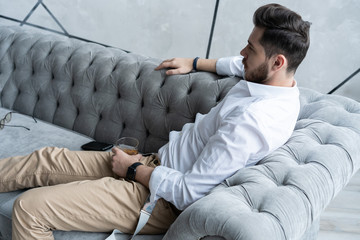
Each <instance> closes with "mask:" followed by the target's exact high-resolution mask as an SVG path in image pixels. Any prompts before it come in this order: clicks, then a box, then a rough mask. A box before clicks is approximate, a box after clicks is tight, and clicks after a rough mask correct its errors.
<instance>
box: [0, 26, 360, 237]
mask: <svg viewBox="0 0 360 240" xmlns="http://www.w3.org/2000/svg"><path fill="white" fill-rule="evenodd" d="M160 62H161V60H159V59H154V58H149V57H144V56H140V55H136V54H132V53H126V52H124V51H121V50H119V49H115V48H105V47H102V46H99V45H96V44H91V43H84V42H80V41H76V40H71V39H67V38H64V37H60V36H57V35H44V34H43V33H38V32H31V31H29V30H28V31H24V30H23V29H21V28H18V27H5V26H2V27H0V118H3V116H4V115H5V114H6V113H7V112H9V111H16V112H17V113H16V114H13V119H12V120H11V122H10V123H9V124H13V125H22V126H26V127H28V128H29V129H30V130H29V131H28V130H26V129H24V128H21V127H20V128H12V127H5V128H4V129H3V130H1V131H0V139H1V140H0V159H1V158H5V157H9V156H13V155H20V154H26V153H29V152H31V151H33V150H35V149H38V148H40V147H43V146H58V147H67V148H70V149H74V150H79V149H80V146H81V145H82V144H84V143H86V142H89V141H90V140H92V139H96V140H98V141H102V142H109V143H112V142H114V141H115V140H116V139H118V138H119V137H121V136H134V137H137V138H138V139H140V142H141V144H140V150H141V152H143V153H147V152H156V151H157V150H158V149H159V148H160V147H161V146H162V145H163V144H165V143H166V142H167V141H168V133H169V131H171V130H179V129H181V127H182V126H183V125H184V124H185V123H187V122H192V121H194V118H195V115H196V113H197V112H201V113H206V112H208V111H209V109H210V108H211V107H213V106H215V105H216V103H217V102H219V101H221V99H222V98H223V97H224V96H225V94H226V93H227V92H228V90H229V89H230V88H231V87H232V86H233V85H234V84H236V83H237V82H238V81H239V80H240V79H237V78H227V77H221V76H217V75H215V74H210V73H204V72H196V73H191V74H187V75H178V76H171V77H167V76H166V75H165V73H164V71H154V68H155V67H156V66H157V65H158V64H159V63H160ZM298 81H299V82H301V79H298ZM300 91H301V112H300V116H299V119H298V122H297V124H296V128H295V130H294V133H293V135H292V137H291V138H290V139H289V141H288V142H287V143H286V144H285V145H284V146H282V147H281V148H279V149H278V150H276V151H275V152H273V153H272V154H271V155H269V156H267V157H266V158H264V159H262V160H261V162H260V163H259V164H257V165H256V166H253V167H249V168H244V169H241V170H240V171H238V172H237V173H236V174H235V175H233V176H232V177H230V178H229V179H227V180H226V181H225V182H224V183H222V184H220V185H219V186H218V187H216V188H215V189H213V191H212V192H211V193H209V194H208V195H207V196H206V197H204V198H203V199H200V200H199V201H197V202H196V203H194V204H193V205H191V206H190V207H188V208H187V209H186V210H185V211H184V212H182V213H181V214H180V216H179V217H178V219H177V220H176V222H175V223H174V224H173V225H172V226H171V228H170V229H169V230H168V232H167V233H166V234H165V235H164V236H150V235H149V236H138V237H137V238H136V239H184V240H185V239H186V240H189V239H194V240H195V239H206V240H209V239H227V240H232V239H238V240H240V239H241V240H261V239H266V240H269V239H274V240H281V239H308V240H309V239H316V236H317V232H318V228H319V218H320V214H321V212H322V211H323V210H324V208H325V207H326V206H327V205H328V203H329V202H330V201H331V200H332V199H333V198H334V196H335V195H336V194H337V193H338V192H339V191H340V190H341V189H342V188H343V187H344V186H345V185H346V184H347V182H348V181H349V179H350V178H351V176H352V175H353V174H354V173H355V172H356V171H357V170H358V169H359V167H360V149H359V148H358V146H357V144H356V143H358V142H360V104H359V103H357V102H355V101H353V100H350V99H347V98H344V97H339V96H330V95H323V94H320V93H318V92H315V91H312V90H310V89H305V88H301V89H300ZM32 117H35V118H36V120H37V122H35V121H34V120H33V119H32ZM22 192H23V191H15V192H9V193H1V194H0V239H6V240H8V239H11V210H12V204H13V202H14V200H15V199H16V198H17V197H18V196H19V195H20V194H21V193H22ZM107 235H108V233H85V232H62V231H55V239H64V240H65V239H105V237H106V236H107ZM126 237H127V236H125V235H117V238H118V239H126Z"/></svg>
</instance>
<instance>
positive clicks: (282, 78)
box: [263, 72, 295, 87]
mask: <svg viewBox="0 0 360 240" xmlns="http://www.w3.org/2000/svg"><path fill="white" fill-rule="evenodd" d="M263 84H266V85H271V86H276V87H293V86H295V80H294V74H292V73H283V72H277V73H276V74H274V75H273V76H271V77H269V78H268V80H266V81H264V82H263Z"/></svg>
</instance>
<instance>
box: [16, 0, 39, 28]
mask: <svg viewBox="0 0 360 240" xmlns="http://www.w3.org/2000/svg"><path fill="white" fill-rule="evenodd" d="M41 3H42V0H38V2H37V3H36V4H35V6H34V7H33V8H32V9H31V10H30V12H29V13H28V15H26V17H25V18H24V20H22V21H21V23H20V26H22V25H24V24H25V23H26V21H27V20H28V19H29V17H30V16H31V15H32V14H33V12H34V11H35V9H37V7H38V6H39V5H40V4H41Z"/></svg>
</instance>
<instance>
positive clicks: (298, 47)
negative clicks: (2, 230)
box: [0, 4, 310, 239]
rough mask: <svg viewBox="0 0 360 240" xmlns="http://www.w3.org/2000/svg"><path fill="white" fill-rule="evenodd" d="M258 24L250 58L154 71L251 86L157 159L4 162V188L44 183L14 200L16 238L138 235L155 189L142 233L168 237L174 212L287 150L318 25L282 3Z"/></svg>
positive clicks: (88, 155)
mask: <svg viewBox="0 0 360 240" xmlns="http://www.w3.org/2000/svg"><path fill="white" fill-rule="evenodd" d="M253 20H254V24H255V27H254V29H253V31H252V33H251V35H250V37H249V39H248V44H247V46H246V47H245V48H244V49H243V50H242V51H241V55H242V57H235V58H222V59H219V60H207V59H198V58H195V59H194V60H193V59H181V58H175V59H171V60H166V61H164V62H163V63H161V64H160V65H159V66H158V67H157V68H156V70H159V69H163V68H170V69H169V70H168V71H167V74H169V75H171V74H182V73H188V72H190V71H192V70H202V71H212V72H217V73H218V74H222V75H225V74H226V75H237V76H240V77H243V78H244V79H245V80H243V81H240V82H239V83H238V84H237V85H235V86H234V87H233V88H232V89H231V90H230V91H229V93H228V94H227V96H226V97H225V98H224V99H223V101H222V102H220V103H219V104H218V105H217V106H216V107H214V108H213V109H211V111H210V112H209V113H208V114H206V115H201V114H198V115H197V116H196V120H195V123H189V124H186V125H184V127H183V129H182V131H181V132H175V131H174V132H171V133H170V137H169V143H168V144H166V145H165V146H163V147H162V148H161V149H160V150H159V153H158V156H150V157H143V156H141V155H135V156H130V155H127V154H126V153H124V152H123V151H121V150H119V149H117V148H114V149H113V150H112V152H113V153H112V154H111V153H104V152H71V151H68V150H67V149H58V148H44V149H41V150H38V151H36V152H34V153H32V154H30V155H28V156H24V157H13V158H7V159H3V160H1V161H0V189H1V191H12V190H15V189H20V188H29V187H34V186H42V187H40V188H35V189H32V190H29V191H27V192H25V193H24V194H23V195H22V196H20V197H19V198H18V199H17V201H16V202H15V204H14V210H13V239H53V236H52V230H54V229H58V230H82V231H110V230H112V229H119V230H120V231H122V232H125V233H132V232H133V231H134V229H135V227H136V223H137V221H138V218H139V212H140V209H141V207H142V206H143V205H144V203H145V201H146V198H147V196H148V193H149V191H150V193H151V202H156V201H157V204H156V207H155V209H154V211H153V214H152V216H151V218H150V220H149V222H148V224H147V225H146V226H145V228H144V229H143V231H142V233H145V234H146V233H151V234H156V233H163V232H165V231H166V229H167V228H168V227H169V226H170V224H171V223H172V222H173V221H174V220H175V218H176V208H177V209H179V210H184V209H185V208H186V207H188V206H189V205H191V204H192V203H193V202H195V201H196V200H198V199H200V198H201V197H203V196H205V195H206V194H207V193H208V192H209V191H210V190H211V189H212V188H213V187H215V186H216V185H218V184H219V183H220V182H222V181H223V180H224V179H226V178H228V177H230V176H231V175H233V174H234V173H235V172H236V171H238V170H239V169H240V168H243V167H246V166H250V165H254V164H256V163H257V162H258V161H259V160H260V159H262V158H263V157H265V156H266V155H268V154H269V153H271V152H272V151H274V150H275V149H277V148H278V147H280V146H281V145H283V144H284V143H285V142H286V141H287V139H288V138H289V137H290V135H291V133H292V131H293V128H294V126H295V123H296V119H297V116H298V113H299V92H298V89H297V86H296V82H295V80H294V73H295V71H296V69H297V67H298V66H299V64H300V63H301V61H302V60H303V58H304V57H305V55H306V52H307V49H308V47H309V27H310V24H309V23H308V22H306V21H303V20H302V19H301V17H300V16H299V15H298V14H296V13H294V12H292V11H290V10H289V9H287V8H285V7H283V6H280V5H277V4H269V5H266V6H263V7H260V8H259V9H258V10H257V11H256V12H255V14H254V19H253ZM139 162H141V163H142V164H139ZM159 162H160V166H158V165H159ZM131 166H132V168H136V174H135V176H132V177H128V178H130V180H134V181H125V180H124V178H125V177H126V176H127V173H128V171H129V169H130V168H131ZM118 177H120V178H118ZM60 183H64V184H60ZM173 206H175V207H173Z"/></svg>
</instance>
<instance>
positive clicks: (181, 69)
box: [155, 58, 217, 75]
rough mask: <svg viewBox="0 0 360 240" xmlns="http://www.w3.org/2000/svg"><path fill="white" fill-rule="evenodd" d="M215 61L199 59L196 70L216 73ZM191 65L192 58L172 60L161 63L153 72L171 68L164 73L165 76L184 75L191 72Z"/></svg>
mask: <svg viewBox="0 0 360 240" xmlns="http://www.w3.org/2000/svg"><path fill="white" fill-rule="evenodd" d="M216 61H217V59H203V58H199V59H198V60H197V62H196V70H198V71H206V72H215V73H216ZM193 63H194V59H193V58H172V59H169V60H165V61H163V62H162V63H161V64H160V65H159V66H157V67H156V68H155V70H160V69H164V68H171V69H170V70H167V71H166V74H167V75H174V74H186V73H189V72H191V71H192V70H193Z"/></svg>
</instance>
